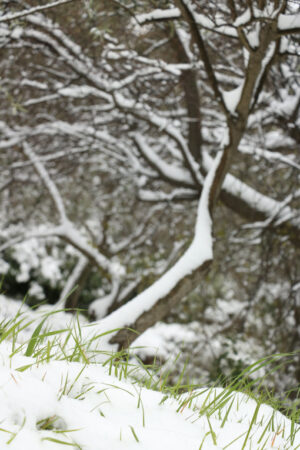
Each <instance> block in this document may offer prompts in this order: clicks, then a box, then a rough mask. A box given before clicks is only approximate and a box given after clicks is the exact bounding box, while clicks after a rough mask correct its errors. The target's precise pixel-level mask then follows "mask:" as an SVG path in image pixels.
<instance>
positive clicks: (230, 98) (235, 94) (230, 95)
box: [222, 83, 244, 114]
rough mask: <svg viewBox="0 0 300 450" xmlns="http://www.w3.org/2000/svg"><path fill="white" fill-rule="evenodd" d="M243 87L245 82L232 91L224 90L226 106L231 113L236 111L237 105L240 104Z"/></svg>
mask: <svg viewBox="0 0 300 450" xmlns="http://www.w3.org/2000/svg"><path fill="white" fill-rule="evenodd" d="M243 87H244V83H241V84H240V85H239V86H238V87H236V88H235V89H232V90H231V91H223V92H222V95H223V99H224V103H225V105H226V108H227V110H228V111H229V112H230V113H231V114H234V113H235V110H236V107H237V106H238V104H239V101H240V99H241V95H242V92H243Z"/></svg>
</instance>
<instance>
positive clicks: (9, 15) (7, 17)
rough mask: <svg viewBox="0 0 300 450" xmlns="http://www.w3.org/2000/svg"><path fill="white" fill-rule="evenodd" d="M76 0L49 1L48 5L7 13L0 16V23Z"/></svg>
mask: <svg viewBox="0 0 300 450" xmlns="http://www.w3.org/2000/svg"><path fill="white" fill-rule="evenodd" d="M75 1H78V0H57V1H56V2H52V3H48V4H47V5H41V6H35V7H33V8H28V9H26V10H23V11H18V12H16V13H7V14H4V15H3V16H1V17H0V23H1V22H10V21H12V20H16V19H21V18H23V17H26V16H29V15H30V14H34V13H37V12H41V11H45V10H48V9H51V8H56V7H57V6H61V5H66V4H67V3H72V2H75Z"/></svg>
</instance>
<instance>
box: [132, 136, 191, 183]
mask: <svg viewBox="0 0 300 450" xmlns="http://www.w3.org/2000/svg"><path fill="white" fill-rule="evenodd" d="M134 141H135V143H136V145H137V147H138V149H139V151H140V153H141V154H142V155H143V157H144V158H145V159H146V160H147V162H148V163H149V164H150V165H151V167H153V168H155V169H156V170H157V172H158V173H159V174H160V175H161V177H162V178H163V179H165V180H167V181H169V182H170V183H175V184H180V185H181V186H187V187H192V186H193V185H194V182H193V179H192V177H191V175H190V173H189V172H188V171H187V170H184V169H182V168H181V167H175V166H172V165H171V164H168V163H166V162H165V161H164V160H163V159H162V158H160V157H159V156H158V155H157V154H156V153H155V152H154V151H153V150H152V149H151V148H150V147H149V146H148V145H147V143H146V141H145V139H144V138H143V136H142V135H140V134H135V136H134Z"/></svg>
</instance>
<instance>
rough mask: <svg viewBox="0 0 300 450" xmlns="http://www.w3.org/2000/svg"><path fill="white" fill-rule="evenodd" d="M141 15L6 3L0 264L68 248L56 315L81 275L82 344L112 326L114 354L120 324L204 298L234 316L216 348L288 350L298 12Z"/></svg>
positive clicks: (144, 9) (176, 9)
mask: <svg viewBox="0 0 300 450" xmlns="http://www.w3.org/2000/svg"><path fill="white" fill-rule="evenodd" d="M158 3H159V5H157V2H155V1H151V0H141V1H140V2H135V1H134V2H132V1H126V0H118V1H117V0H109V1H101V2H100V1H99V2H98V1H91V2H85V3H82V2H79V1H62V2H59V1H58V2H54V3H53V4H50V3H49V2H48V3H47V2H44V4H42V5H41V4H40V2H39V5H38V7H37V6H36V2H33V1H32V2H28V3H26V4H25V3H23V2H18V3H14V2H7V7H6V9H5V10H4V11H3V15H2V16H1V17H0V27H1V33H0V40H1V49H2V64H1V91H0V95H1V105H2V106H1V111H0V114H1V122H0V127H1V142H0V148H1V154H0V158H1V174H0V177H1V178H0V180H1V187H0V193H1V208H2V219H1V241H2V245H1V250H2V252H4V253H3V254H4V257H5V258H6V260H8V259H9V255H10V257H11V253H10V252H11V249H12V248H14V246H16V245H18V244H19V243H20V242H23V241H26V240H29V239H30V238H33V237H34V238H38V239H40V240H41V242H42V241H45V240H47V239H49V237H50V238H51V237H55V238H58V239H59V242H60V244H59V245H60V249H61V251H62V252H64V249H65V248H69V246H72V247H73V248H74V249H75V250H76V251H75V252H74V254H73V259H72V263H71V264H70V265H71V266H72V265H73V267H70V268H69V269H68V270H69V276H68V277H67V279H66V280H65V282H64V288H63V289H62V291H61V292H60V295H59V298H57V300H58V301H59V303H58V304H59V305H64V306H67V307H71V308H75V307H76V306H77V305H78V301H80V295H81V294H82V293H83V292H84V289H85V287H86V286H87V283H88V281H89V280H90V279H91V276H93V280H94V282H95V279H96V280H98V283H99V285H101V286H102V289H103V295H102V296H101V297H100V298H97V299H96V300H95V301H93V302H91V303H90V304H89V313H90V315H91V316H92V317H93V318H94V319H98V321H96V322H95V327H94V329H95V333H97V330H99V329H101V330H103V329H104V328H105V329H110V328H111V329H113V328H122V329H121V330H119V331H118V332H115V333H114V334H113V335H112V337H111V343H114V344H117V345H118V346H119V347H126V346H128V345H129V344H130V343H131V342H133V340H134V339H135V337H136V334H135V333H132V332H131V331H129V330H128V329H127V328H124V327H129V328H131V329H135V330H136V331H137V332H138V333H142V332H143V331H145V330H146V329H147V328H149V327H151V326H152V325H154V324H155V323H156V322H157V321H159V320H162V319H163V318H166V317H167V320H169V321H170V320H171V318H173V317H174V316H175V318H176V317H177V319H178V314H179V312H180V313H181V314H183V316H184V315H185V318H184V320H185V321H189V320H190V319H195V318H197V319H198V320H200V321H201V320H205V308H208V307H210V306H211V303H210V302H212V303H213V304H215V303H214V302H216V298H215V296H216V290H217V288H218V286H219V285H220V284H221V285H222V286H223V287H221V288H220V289H221V295H223V294H224V292H225V291H233V292H234V294H232V296H233V297H235V298H238V299H239V300H240V301H243V302H244V306H243V308H242V310H238V311H237V312H236V313H235V312H233V313H232V314H231V315H230V317H228V321H226V323H225V324H224V323H223V324H221V326H220V327H219V329H218V333H232V334H234V335H243V334H244V336H247V335H248V336H252V335H255V334H257V333H258V332H259V333H261V337H262V340H265V343H266V345H269V348H270V350H272V351H274V350H275V351H293V350H295V349H296V348H297V342H299V327H300V305H299V297H298V298H297V292H299V267H297V264H298V261H297V252H298V249H299V244H300V241H299V236H300V234H299V229H300V220H299V184H297V182H298V180H299V178H298V177H299V168H300V166H299V164H300V162H299V151H298V149H299V147H297V145H298V146H299V106H300V88H299V60H298V58H297V57H299V38H298V36H299V34H298V33H299V27H300V18H299V17H300V16H299V6H298V5H297V4H296V3H295V2H292V1H290V2H289V1H286V0H265V1H264V0H258V1H247V0H239V1H233V0H224V1H222V2H217V1H210V2H204V1H203V2H202V1H195V0H172V1H166V2H164V1H160V2H158ZM74 259H75V260H77V261H76V262H75V263H74V264H73V261H74ZM68 270H67V272H68ZM297 277H298V280H297ZM95 283H96V284H97V281H96V282H95ZM217 284H218V286H217ZM75 285H78V288H77V290H75V291H74V292H73V293H72V294H71V295H70V296H69V297H68V299H67V301H66V302H65V298H66V295H67V293H69V292H71V291H72V289H73V288H74V286H75ZM279 287H280V289H279ZM210 289H211V290H212V291H213V292H210ZM194 291H195V292H196V294H195V295H194V296H193V295H191V294H192V293H193V292H194ZM298 296H299V294H298ZM186 298H188V299H189V300H188V301H186V300H185V299H186ZM195 298H196V299H197V300H196V301H195ZM250 313H251V314H250ZM103 317H105V318H104V319H103ZM249 317H251V319H250V320H249ZM255 318H256V319H257V320H255ZM100 319H101V320H100ZM293 371H294V372H293V373H294V375H295V374H296V376H297V371H298V372H299V368H297V367H296V366H295V367H294V369H293ZM298 376H299V373H298Z"/></svg>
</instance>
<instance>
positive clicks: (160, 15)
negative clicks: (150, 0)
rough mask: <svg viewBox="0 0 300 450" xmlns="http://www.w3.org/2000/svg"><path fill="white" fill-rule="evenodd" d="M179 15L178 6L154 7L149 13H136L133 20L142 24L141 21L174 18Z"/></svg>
mask: <svg viewBox="0 0 300 450" xmlns="http://www.w3.org/2000/svg"><path fill="white" fill-rule="evenodd" d="M180 15H181V14H180V10H179V8H169V9H155V10H153V11H151V12H150V13H145V14H137V15H136V16H135V20H137V21H138V23H139V24H140V25H142V24H143V23H147V22H151V21H153V20H167V19H175V18H178V17H180Z"/></svg>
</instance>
